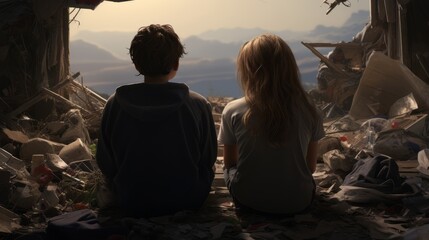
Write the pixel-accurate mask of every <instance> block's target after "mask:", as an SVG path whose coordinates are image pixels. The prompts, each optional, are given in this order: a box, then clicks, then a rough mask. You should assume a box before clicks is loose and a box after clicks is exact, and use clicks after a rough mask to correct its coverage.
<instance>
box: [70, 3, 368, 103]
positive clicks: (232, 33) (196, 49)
mask: <svg viewBox="0 0 429 240" xmlns="http://www.w3.org/2000/svg"><path fill="white" fill-rule="evenodd" d="M368 20H369V12H368V11H359V12H356V13H354V14H352V15H351V16H350V18H349V19H348V20H347V21H346V22H345V23H344V25H343V26H341V27H326V26H322V25H319V26H317V27H315V29H313V30H312V31H309V32H293V31H287V30H285V31H278V32H271V33H274V34H277V35H279V36H281V37H282V38H284V39H285V40H286V41H287V42H288V44H289V45H290V47H291V48H292V50H293V52H294V54H295V57H296V59H297V62H298V65H299V67H300V71H301V77H302V81H303V83H304V85H306V86H308V87H314V86H315V83H316V74H317V67H318V64H319V59H318V58H317V57H315V56H314V55H313V54H312V53H311V52H310V51H309V50H308V49H307V48H305V47H304V46H303V45H302V44H301V41H304V42H340V41H345V42H349V41H351V40H352V38H353V37H354V36H355V35H356V34H357V33H358V32H359V31H361V30H362V28H363V27H364V26H365V24H366V23H367V22H368ZM267 32H268V31H266V30H264V29H258V28H255V29H244V28H231V29H218V30H211V31H207V32H203V33H201V34H199V35H195V36H191V37H188V38H185V39H182V41H183V43H184V45H185V49H186V52H187V54H186V55H185V57H184V58H183V59H181V62H180V68H179V72H178V74H177V76H176V78H175V79H174V81H175V82H184V83H186V84H188V85H189V86H190V88H191V89H193V90H195V91H197V92H199V93H201V94H202V95H204V96H232V97H240V96H241V95H242V93H241V91H240V89H239V87H238V84H237V80H236V75H235V62H234V61H235V60H234V59H235V57H236V56H237V53H238V50H239V48H240V46H241V45H242V44H243V43H244V42H245V41H248V40H249V39H251V38H253V37H254V36H257V35H259V34H262V33H267ZM134 34H135V33H134V32H92V31H81V32H79V33H78V35H77V36H75V37H74V40H72V41H71V42H70V61H71V70H72V71H73V72H81V76H82V78H83V81H84V84H86V85H87V86H89V87H91V88H92V89H94V90H96V91H97V92H100V93H105V94H109V95H110V94H112V93H113V92H114V90H115V89H116V87H118V86H120V85H123V84H129V83H134V82H139V81H142V80H143V79H142V76H137V74H138V72H137V71H136V70H135V69H134V65H133V64H132V62H131V61H130V59H129V55H128V48H129V43H130V41H131V39H132V37H133V36H134ZM329 50H331V49H322V50H321V53H322V54H326V53H327V52H328V51H329Z"/></svg>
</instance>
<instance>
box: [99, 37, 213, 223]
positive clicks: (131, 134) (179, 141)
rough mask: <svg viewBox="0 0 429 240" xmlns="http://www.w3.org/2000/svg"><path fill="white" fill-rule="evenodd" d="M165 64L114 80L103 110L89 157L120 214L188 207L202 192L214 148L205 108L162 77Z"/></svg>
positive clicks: (210, 120) (207, 188)
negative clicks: (133, 80) (138, 78)
mask: <svg viewBox="0 0 429 240" xmlns="http://www.w3.org/2000/svg"><path fill="white" fill-rule="evenodd" d="M133 42H134V41H133ZM132 46H133V45H132ZM135 49H136V48H134V50H135ZM130 53H131V49H130ZM134 57H135V55H134ZM133 61H134V62H135V64H136V69H138V70H139V71H140V72H144V70H142V69H143V67H141V66H137V65H138V63H136V62H137V61H135V58H133ZM152 69H155V68H152ZM161 69H163V68H161ZM172 69H173V70H172V71H174V72H173V73H172V72H171V71H170V72H168V73H158V75H156V74H155V75H145V83H139V84H133V85H127V86H122V87H119V88H118V89H117V90H116V93H115V94H114V95H113V96H112V97H111V98H110V99H109V101H108V103H107V104H106V107H105V110H104V113H103V118H102V125H101V135H100V139H99V142H98V147H97V157H96V158H97V162H98V164H99V167H100V169H101V170H102V172H103V174H104V176H105V177H106V180H107V184H108V186H109V188H110V189H111V190H112V191H113V193H114V195H115V196H116V197H117V199H118V203H119V207H120V209H121V211H123V213H125V215H127V216H136V217H150V216H159V215H164V214H172V213H175V212H177V211H180V210H184V209H196V208H199V207H200V206H201V205H202V204H203V202H204V201H205V199H206V198H207V196H208V193H209V191H210V187H211V183H212V181H213V176H214V173H213V170H212V166H213V164H214V161H215V160H216V153H217V141H216V132H215V129H214V122H213V118H212V115H211V107H210V104H209V103H208V101H207V100H206V99H205V98H204V97H202V96H200V95H199V94H197V93H194V92H192V91H189V89H188V87H187V86H186V85H185V84H182V83H169V82H168V80H170V79H171V78H172V77H174V75H175V71H176V70H177V67H176V68H175V67H174V66H172ZM166 72H167V71H166ZM148 80H150V81H148ZM164 80H167V81H164ZM156 81H160V82H156ZM149 82H150V83H149Z"/></svg>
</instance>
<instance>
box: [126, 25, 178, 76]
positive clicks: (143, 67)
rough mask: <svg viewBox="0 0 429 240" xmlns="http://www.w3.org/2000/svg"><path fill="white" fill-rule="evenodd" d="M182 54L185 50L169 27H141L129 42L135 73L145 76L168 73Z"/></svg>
mask: <svg viewBox="0 0 429 240" xmlns="http://www.w3.org/2000/svg"><path fill="white" fill-rule="evenodd" d="M184 54H186V53H185V49H184V47H183V45H182V43H181V42H180V39H179V36H177V34H176V33H175V32H174V29H173V27H172V26H171V25H159V24H152V25H149V26H146V27H142V28H140V29H139V31H138V32H137V34H136V35H135V36H134V38H133V40H132V41H131V47H130V56H131V60H132V61H133V63H134V66H135V68H136V69H137V71H139V73H140V74H142V75H145V76H160V75H166V74H168V73H170V71H171V70H172V69H173V67H174V65H175V64H176V63H177V62H178V61H179V58H181V57H182V56H183V55H184Z"/></svg>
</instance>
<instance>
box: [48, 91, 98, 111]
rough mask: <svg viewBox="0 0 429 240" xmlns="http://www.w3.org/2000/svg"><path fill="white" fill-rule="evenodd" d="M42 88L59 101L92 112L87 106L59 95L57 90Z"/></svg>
mask: <svg viewBox="0 0 429 240" xmlns="http://www.w3.org/2000/svg"><path fill="white" fill-rule="evenodd" d="M42 90H43V91H44V92H45V93H46V95H49V96H51V97H52V98H55V99H56V100H58V101H61V102H65V103H66V104H68V105H69V106H71V107H73V108H77V109H79V110H81V111H82V112H85V113H87V114H90V112H89V111H88V110H86V109H85V108H83V107H81V106H79V105H76V104H74V103H73V102H71V101H70V100H68V99H67V98H65V97H63V96H61V95H59V94H57V93H55V92H53V91H51V90H49V89H47V88H43V89H42Z"/></svg>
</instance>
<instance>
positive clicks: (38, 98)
mask: <svg viewBox="0 0 429 240" xmlns="http://www.w3.org/2000/svg"><path fill="white" fill-rule="evenodd" d="M79 75H80V73H79V72H78V73H75V74H73V75H72V76H71V77H70V78H67V79H65V80H64V81H61V82H59V83H58V84H57V85H55V86H54V87H53V88H52V89H51V90H52V91H58V90H60V89H61V88H63V87H65V86H66V85H67V84H69V83H70V82H71V81H73V80H74V79H75V78H77V77H79ZM46 97H47V92H46V91H41V92H39V93H38V94H37V95H36V96H35V97H33V98H32V99H30V100H29V101H27V102H25V103H24V104H22V105H21V106H19V107H18V108H16V109H15V110H13V111H12V112H10V113H8V114H7V115H6V117H7V118H9V119H12V118H14V117H15V116H16V115H18V114H20V113H22V112H24V111H25V110H27V109H28V108H30V107H31V106H33V105H34V104H36V103H38V102H40V101H41V100H43V99H45V98H46Z"/></svg>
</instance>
